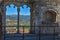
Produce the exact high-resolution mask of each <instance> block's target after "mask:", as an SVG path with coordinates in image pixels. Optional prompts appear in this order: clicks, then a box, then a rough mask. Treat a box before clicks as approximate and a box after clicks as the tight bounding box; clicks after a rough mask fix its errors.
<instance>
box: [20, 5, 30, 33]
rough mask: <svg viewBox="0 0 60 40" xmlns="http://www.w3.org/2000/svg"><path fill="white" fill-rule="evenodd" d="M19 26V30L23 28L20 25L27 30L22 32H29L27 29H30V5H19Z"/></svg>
mask: <svg viewBox="0 0 60 40" xmlns="http://www.w3.org/2000/svg"><path fill="white" fill-rule="evenodd" d="M19 27H20V31H21V29H23V28H22V27H24V30H27V31H26V32H25V31H24V33H28V32H29V29H30V7H28V6H27V5H23V6H21V7H20V16H19Z"/></svg>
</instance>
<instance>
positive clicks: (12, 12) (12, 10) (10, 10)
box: [6, 4, 30, 15]
mask: <svg viewBox="0 0 60 40" xmlns="http://www.w3.org/2000/svg"><path fill="white" fill-rule="evenodd" d="M17 14H18V13H17V7H16V6H15V8H14V5H13V4H11V5H10V7H9V6H6V15H17ZM20 15H30V7H28V8H27V5H23V8H22V6H21V7H20Z"/></svg>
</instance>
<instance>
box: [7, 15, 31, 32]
mask: <svg viewBox="0 0 60 40" xmlns="http://www.w3.org/2000/svg"><path fill="white" fill-rule="evenodd" d="M17 22H18V16H17V15H7V16H6V26H7V27H6V32H7V33H16V31H17V28H16V27H17ZM29 26H30V16H29V15H20V16H19V32H20V33H23V27H24V33H29V30H30V27H29Z"/></svg>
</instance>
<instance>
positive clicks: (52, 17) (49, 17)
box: [45, 10, 56, 23]
mask: <svg viewBox="0 0 60 40" xmlns="http://www.w3.org/2000/svg"><path fill="white" fill-rule="evenodd" d="M45 21H46V22H48V23H54V22H55V21H56V12H55V11H53V10H48V11H46V12H45Z"/></svg>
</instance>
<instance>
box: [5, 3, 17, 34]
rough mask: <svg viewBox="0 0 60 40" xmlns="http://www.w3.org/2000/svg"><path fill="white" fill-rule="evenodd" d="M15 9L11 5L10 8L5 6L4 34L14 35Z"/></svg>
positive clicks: (15, 24)
mask: <svg viewBox="0 0 60 40" xmlns="http://www.w3.org/2000/svg"><path fill="white" fill-rule="evenodd" d="M17 16H18V15H17V7H16V6H15V8H14V4H11V5H10V7H9V6H6V32H7V33H16V26H17Z"/></svg>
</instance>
